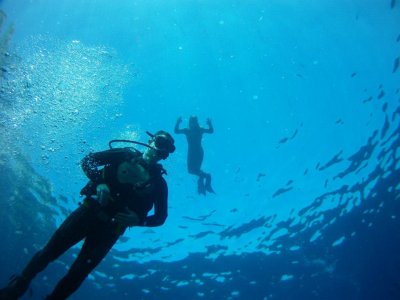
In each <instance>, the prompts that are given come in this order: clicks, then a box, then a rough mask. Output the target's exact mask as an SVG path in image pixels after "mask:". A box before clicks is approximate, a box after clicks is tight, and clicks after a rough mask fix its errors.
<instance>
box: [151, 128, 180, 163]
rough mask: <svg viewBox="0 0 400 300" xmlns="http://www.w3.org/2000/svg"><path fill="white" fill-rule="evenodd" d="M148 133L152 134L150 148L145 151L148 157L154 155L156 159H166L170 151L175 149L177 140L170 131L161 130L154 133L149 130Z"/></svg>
mask: <svg viewBox="0 0 400 300" xmlns="http://www.w3.org/2000/svg"><path fill="white" fill-rule="evenodd" d="M146 133H147V134H148V135H149V136H150V140H149V146H150V148H149V149H148V150H147V151H146V153H145V155H147V157H148V158H150V157H153V159H156V160H160V159H166V158H167V157H168V156H169V154H170V153H173V152H174V151H175V145H174V143H175V141H174V139H173V137H172V136H171V135H170V134H169V133H168V132H166V131H164V130H159V131H157V132H156V133H154V134H151V133H150V132H148V131H147V132H146ZM151 150H153V152H151ZM154 156H155V157H154Z"/></svg>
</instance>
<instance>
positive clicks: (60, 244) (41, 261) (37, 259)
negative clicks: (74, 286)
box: [0, 207, 88, 299]
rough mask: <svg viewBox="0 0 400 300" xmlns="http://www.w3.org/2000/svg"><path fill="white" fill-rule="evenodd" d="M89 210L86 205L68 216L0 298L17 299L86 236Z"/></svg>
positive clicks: (1, 292)
mask: <svg viewBox="0 0 400 300" xmlns="http://www.w3.org/2000/svg"><path fill="white" fill-rule="evenodd" d="M87 210H88V209H87V208H86V207H79V208H78V209H76V210H75V211H74V212H73V213H72V214H71V215H69V216H68V217H67V219H66V220H65V221H64V222H63V223H62V224H61V226H60V227H59V228H58V229H57V230H56V232H55V233H54V234H53V236H52V237H51V239H50V240H49V242H48V243H47V245H46V246H45V247H44V248H43V249H42V250H40V251H38V252H37V253H36V254H35V255H34V256H33V257H32V259H31V261H30V262H29V263H28V265H27V266H26V267H25V269H24V270H23V271H22V273H21V275H18V276H14V278H13V279H12V280H11V281H10V283H9V284H8V286H7V287H5V288H4V289H2V290H0V299H17V298H19V297H20V296H22V295H23V294H24V293H25V292H26V290H27V289H28V287H29V284H30V282H31V280H32V279H33V278H34V277H35V276H36V274H38V273H39V272H41V271H43V270H44V269H45V268H46V266H47V265H48V264H49V263H50V262H51V261H53V260H55V259H56V258H57V257H59V256H60V255H61V254H62V253H64V252H65V251H66V250H67V249H69V248H70V247H71V246H73V245H74V244H76V243H77V242H79V241H80V240H81V239H82V238H83V237H84V236H85V234H86V232H85V230H84V227H85V216H86V215H87Z"/></svg>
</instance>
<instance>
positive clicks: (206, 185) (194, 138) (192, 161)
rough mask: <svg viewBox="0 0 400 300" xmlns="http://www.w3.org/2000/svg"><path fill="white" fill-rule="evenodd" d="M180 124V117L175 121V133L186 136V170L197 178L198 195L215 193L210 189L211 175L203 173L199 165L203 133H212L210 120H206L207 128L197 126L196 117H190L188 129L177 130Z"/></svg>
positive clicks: (202, 151) (202, 152)
mask: <svg viewBox="0 0 400 300" xmlns="http://www.w3.org/2000/svg"><path fill="white" fill-rule="evenodd" d="M181 123H182V117H179V118H178V119H177V120H176V124H175V130H174V131H175V133H176V134H184V135H186V139H187V142H188V154H187V168H188V172H189V173H190V174H192V175H197V176H199V179H198V181H197V191H198V193H199V194H202V195H205V194H206V191H207V192H209V193H215V192H214V190H213V188H212V187H211V174H209V173H205V172H204V171H202V170H201V164H202V163H203V157H204V150H203V147H202V145H201V140H202V138H203V133H213V132H214V127H213V125H212V123H211V120H210V119H207V125H208V128H202V127H200V125H199V121H198V120H197V117H196V116H191V117H190V119H189V128H182V129H181V128H179V127H180V124H181Z"/></svg>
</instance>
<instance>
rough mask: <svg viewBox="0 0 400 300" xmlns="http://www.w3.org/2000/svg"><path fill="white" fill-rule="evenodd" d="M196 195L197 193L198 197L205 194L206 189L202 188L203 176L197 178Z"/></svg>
mask: <svg viewBox="0 0 400 300" xmlns="http://www.w3.org/2000/svg"><path fill="white" fill-rule="evenodd" d="M197 193H199V194H200V195H205V194H206V187H205V186H204V177H203V176H199V179H197Z"/></svg>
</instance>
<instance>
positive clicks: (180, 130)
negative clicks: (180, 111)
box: [174, 117, 185, 134]
mask: <svg viewBox="0 0 400 300" xmlns="http://www.w3.org/2000/svg"><path fill="white" fill-rule="evenodd" d="M181 123H182V117H179V118H178V119H177V120H176V123H175V128H174V132H175V133H176V134H180V133H185V129H180V128H179V126H180V125H181Z"/></svg>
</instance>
